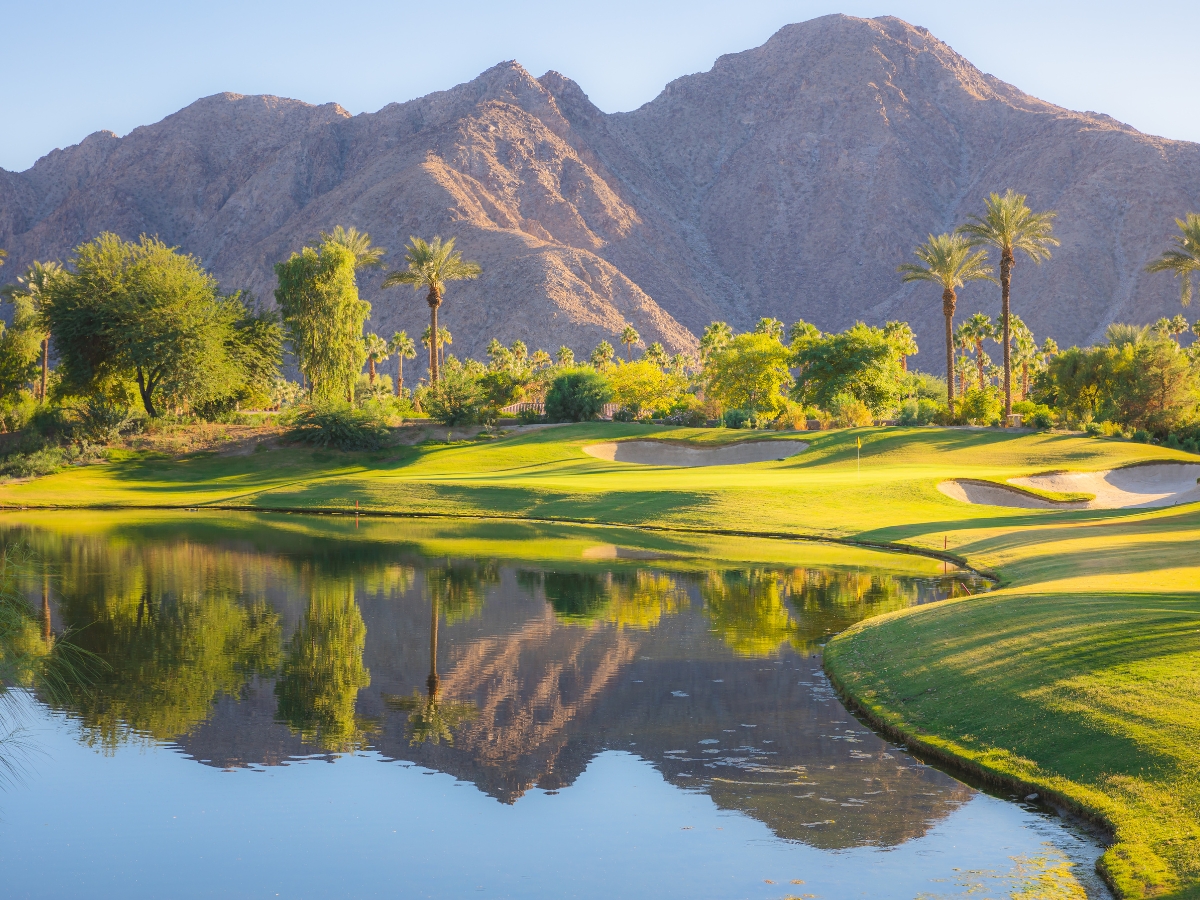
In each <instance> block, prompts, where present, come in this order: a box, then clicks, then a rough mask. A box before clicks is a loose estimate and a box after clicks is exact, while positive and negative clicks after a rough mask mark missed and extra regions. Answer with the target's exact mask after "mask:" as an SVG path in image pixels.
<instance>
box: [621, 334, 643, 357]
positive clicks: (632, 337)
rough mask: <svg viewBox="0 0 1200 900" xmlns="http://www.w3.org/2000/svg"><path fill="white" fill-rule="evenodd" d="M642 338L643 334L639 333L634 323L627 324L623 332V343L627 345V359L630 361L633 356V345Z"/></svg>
mask: <svg viewBox="0 0 1200 900" xmlns="http://www.w3.org/2000/svg"><path fill="white" fill-rule="evenodd" d="M641 339H642V336H641V335H640V334H638V333H637V329H636V328H634V327H633V326H632V325H626V326H625V330H624V331H622V332H621V343H622V344H624V345H625V361H626V362H628V361H629V360H630V359H631V358H632V357H631V356H630V354H631V352H632V348H633V345H634V344H636V343H637V342H638V341H640V340H641Z"/></svg>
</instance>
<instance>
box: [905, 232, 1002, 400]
mask: <svg viewBox="0 0 1200 900" xmlns="http://www.w3.org/2000/svg"><path fill="white" fill-rule="evenodd" d="M913 254H914V255H915V256H916V257H917V259H919V260H920V261H921V262H920V263H919V264H918V263H905V264H904V265H902V266H900V267H899V268H898V270H897V271H899V272H900V273H901V276H902V280H903V281H905V282H910V281H932V282H933V283H934V284H936V285H939V286H940V287H941V289H942V315H943V316H945V317H946V404H947V406H948V407H949V410H950V415H951V416H952V417H953V415H954V309H955V307H956V306H957V305H958V295H957V294H956V293H955V291H956V290H957V289H958V288H960V287H962V286H963V285H964V284H966V283H967V282H968V281H993V280H994V279H993V278H992V269H991V267H990V266H989V265H988V264H987V254H986V253H984V252H983V251H982V250H980V251H976V252H973V251H972V250H971V246H970V244H968V243H967V241H966V239H965V238H964V237H962V236H961V235H957V234H939V235H937V236H936V237H934V236H933V235H932V234H931V235H929V240H927V241H926V242H925V243H924V244H922V245H921V246H919V247H917V249H916V250H914V251H913Z"/></svg>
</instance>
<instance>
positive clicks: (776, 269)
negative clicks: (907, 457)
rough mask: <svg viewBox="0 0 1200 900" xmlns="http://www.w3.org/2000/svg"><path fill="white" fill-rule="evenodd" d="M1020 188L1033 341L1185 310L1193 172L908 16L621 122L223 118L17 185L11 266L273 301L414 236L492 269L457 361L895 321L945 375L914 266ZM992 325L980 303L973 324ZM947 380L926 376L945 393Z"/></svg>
mask: <svg viewBox="0 0 1200 900" xmlns="http://www.w3.org/2000/svg"><path fill="white" fill-rule="evenodd" d="M1010 186H1011V187H1013V188H1015V189H1018V190H1020V191H1022V192H1024V193H1027V194H1028V195H1029V197H1030V202H1031V203H1032V204H1033V205H1034V206H1035V207H1038V208H1051V209H1055V210H1057V211H1058V214H1059V217H1058V220H1057V222H1056V232H1057V234H1058V236H1059V238H1060V240H1061V241H1062V246H1061V248H1060V249H1059V250H1057V251H1056V252H1055V254H1054V257H1053V258H1052V259H1051V260H1050V261H1049V262H1047V263H1045V264H1043V265H1042V266H1034V265H1033V264H1031V263H1028V262H1026V261H1019V262H1018V265H1017V270H1016V274H1015V280H1014V309H1015V311H1016V312H1018V313H1019V314H1020V315H1022V316H1023V317H1024V318H1025V319H1026V321H1027V322H1029V323H1030V325H1031V326H1032V327H1033V328H1034V331H1035V332H1036V333H1037V334H1038V336H1039V337H1040V336H1043V335H1046V334H1050V335H1052V336H1054V337H1055V338H1056V339H1057V340H1058V341H1059V343H1060V344H1064V345H1065V344H1070V343H1075V342H1083V341H1088V340H1094V339H1096V338H1098V337H1099V335H1100V334H1101V333H1102V332H1103V329H1104V327H1105V326H1106V325H1107V324H1108V323H1109V322H1111V321H1114V320H1122V321H1136V322H1145V321H1149V320H1152V319H1155V318H1157V317H1159V316H1161V315H1173V314H1174V313H1175V312H1178V311H1179V299H1178V292H1177V284H1176V283H1175V282H1173V281H1172V280H1171V279H1170V278H1168V277H1166V276H1161V275H1146V274H1145V273H1143V271H1142V268H1143V266H1144V265H1145V263H1146V262H1147V261H1148V260H1149V259H1151V258H1153V257H1154V256H1156V255H1157V254H1158V253H1159V252H1160V251H1161V249H1162V248H1163V246H1164V245H1165V243H1166V241H1167V239H1168V236H1169V234H1170V233H1171V231H1172V230H1173V228H1174V224H1173V219H1174V218H1175V217H1176V216H1181V215H1182V214H1184V213H1185V212H1188V211H1190V210H1196V209H1200V145H1196V144H1190V143H1186V142H1181V141H1171V140H1166V139H1163V138H1156V137H1151V136H1147V135H1144V134H1141V133H1139V132H1137V131H1136V130H1134V129H1132V128H1130V127H1129V126H1126V125H1123V124H1121V123H1119V122H1116V121H1115V120H1113V119H1112V118H1110V117H1107V116H1103V115H1099V114H1095V113H1077V112H1070V111H1068V110H1064V109H1061V108H1059V107H1055V106H1053V105H1051V104H1048V103H1044V102H1043V101H1040V100H1037V99H1036V98H1033V97H1030V96H1028V95H1027V94H1024V93H1022V92H1021V91H1019V90H1017V89H1016V88H1014V87H1012V86H1010V85H1007V84H1005V83H1003V82H1001V81H999V80H998V79H996V78H993V77H991V76H989V75H985V74H984V73H982V72H980V71H979V70H978V69H976V68H975V67H974V66H972V65H971V64H970V63H969V62H967V61H966V60H965V59H963V58H962V57H960V56H958V55H957V54H955V53H954V51H953V50H951V49H950V48H949V47H948V46H947V45H945V44H943V43H942V42H940V41H938V40H937V39H936V38H934V37H933V36H932V35H930V34H929V32H928V31H927V30H925V29H922V28H917V27H913V26H911V25H908V24H906V23H904V22H902V21H900V20H898V19H893V18H881V19H869V20H868V19H853V18H850V17H846V16H826V17H823V18H820V19H815V20H812V21H810V22H805V23H802V24H799V25H791V26H787V27H785V28H783V29H781V30H780V31H779V32H778V33H777V34H776V35H775V36H773V37H772V38H771V39H770V40H769V41H768V42H767V43H766V44H764V45H763V46H761V47H758V48H755V49H753V50H748V51H746V52H743V53H737V54H731V55H728V56H723V57H721V58H720V59H718V60H717V62H716V64H715V65H714V66H713V68H712V69H711V70H710V71H708V72H704V73H700V74H696V75H688V76H685V77H683V78H680V79H677V80H676V81H673V82H671V83H670V84H669V85H667V87H666V88H665V89H664V90H663V92H662V93H661V94H660V95H659V96H658V97H657V98H655V99H654V100H653V101H651V102H650V103H647V104H646V105H644V106H642V107H641V108H639V109H637V110H634V111H631V112H625V113H616V114H606V113H604V112H602V111H600V110H599V109H598V108H596V107H595V106H594V105H593V104H592V103H591V102H590V101H589V100H588V99H587V96H586V95H585V93H584V92H583V90H582V89H581V88H580V87H579V86H578V85H576V84H575V83H574V82H572V81H571V80H570V79H568V78H566V77H565V76H563V75H560V74H559V73H556V72H548V73H546V74H545V75H544V76H542V77H541V78H534V77H532V76H531V75H530V74H529V73H528V72H526V71H525V70H524V69H523V68H522V67H521V66H520V65H518V64H517V63H514V62H508V63H502V64H500V65H497V66H495V67H493V68H491V69H489V70H488V71H486V72H484V73H483V74H481V75H480V76H479V77H478V78H476V79H474V80H473V81H471V82H468V83H466V84H462V85H458V86H457V87H454V88H452V89H450V90H447V91H442V92H439V93H435V94H430V95H429V96H426V97H422V98H419V99H416V100H412V101H409V102H407V103H402V104H391V105H389V106H386V107H384V108H383V109H381V110H379V111H378V112H376V113H369V114H368V113H364V114H361V115H358V116H351V115H349V114H348V113H347V112H346V111H345V110H344V109H342V108H341V107H339V106H337V105H336V104H326V105H323V106H312V105H308V104H305V103H301V102H299V101H295V100H285V99H281V98H277V97H266V96H257V97H244V96H240V95H235V94H220V95H216V96H213V97H207V98H205V99H202V100H199V101H197V102H196V103H194V104H192V105H191V106H189V107H187V108H185V109H183V110H181V111H180V112H178V113H175V114H173V115H171V116H168V117H167V118H166V119H164V120H163V121H161V122H159V123H156V124H154V125H150V126H145V127H142V128H138V129H135V130H134V131H133V132H131V133H130V134H129V135H127V136H126V137H124V138H117V137H116V136H115V135H113V134H111V133H106V132H100V133H97V134H94V135H91V136H89V137H88V138H86V139H85V140H84V141H82V142H81V143H80V144H78V145H76V146H74V147H69V148H66V149H65V150H56V151H54V152H52V153H50V154H48V155H47V156H45V157H43V158H42V159H41V160H39V161H38V162H37V163H36V164H35V165H34V166H33V167H32V168H30V169H29V170H27V171H25V172H19V173H12V172H5V171H2V170H0V246H4V247H6V248H7V249H8V250H9V251H10V253H11V257H12V258H11V259H10V269H9V271H12V270H16V269H19V268H20V267H22V266H23V265H25V264H27V263H28V262H29V261H30V260H32V259H34V258H37V259H47V258H64V257H66V256H67V255H69V253H70V251H71V248H72V247H74V246H75V245H77V244H78V243H79V242H81V241H84V240H87V239H89V238H91V237H93V236H94V235H95V234H96V233H98V232H99V231H101V230H105V229H108V230H113V231H117V232H118V233H121V234H122V235H125V236H127V237H136V235H137V234H138V233H140V232H147V233H153V234H158V235H159V236H161V237H162V238H163V239H164V240H166V241H168V242H170V243H172V244H177V245H179V246H180V247H181V248H183V249H184V250H187V251H189V252H192V253H194V254H196V255H197V256H198V257H200V258H201V259H202V260H203V261H204V263H205V264H206V265H208V266H210V267H211V268H212V269H213V271H214V272H215V273H216V275H217V276H218V278H219V279H220V280H221V282H222V284H223V286H224V287H225V288H226V289H233V288H237V287H244V288H249V289H251V290H253V291H254V293H255V294H256V295H258V296H259V297H261V298H264V299H266V300H269V299H270V298H271V296H272V291H273V289H274V286H275V280H274V273H273V271H272V265H273V263H274V262H276V261H278V260H280V259H283V258H285V257H286V256H287V255H288V254H289V253H290V252H291V251H293V250H295V249H297V248H298V247H299V246H301V245H302V244H304V243H306V242H308V241H311V240H312V239H314V238H315V237H316V235H317V234H318V232H320V231H321V230H328V229H330V228H332V227H333V226H334V225H337V224H343V225H347V226H349V225H354V226H356V227H358V228H359V229H363V230H366V231H368V232H370V233H371V235H372V237H373V238H374V239H375V241H376V243H378V244H381V245H382V246H384V247H387V248H388V249H389V251H391V252H390V253H389V255H388V257H387V260H386V262H387V263H388V264H389V265H398V264H399V262H400V259H401V250H402V247H403V245H404V243H405V242H406V241H407V238H408V237H409V235H413V234H415V235H422V236H426V237H428V236H432V235H433V234H435V233H439V234H442V235H443V236H447V237H448V236H451V235H453V236H456V237H457V238H458V240H459V244H460V246H461V247H462V248H463V249H464V250H465V251H466V255H467V256H468V257H469V258H472V259H476V260H478V261H480V262H481V263H482V265H483V268H484V275H483V277H482V278H481V279H480V280H479V281H477V282H472V283H467V284H461V285H455V286H453V288H452V290H451V293H450V295H449V298H448V301H447V303H446V306H445V307H444V308H443V319H444V320H445V322H446V325H447V326H448V327H449V328H450V329H451V330H452V332H453V333H454V347H453V348H452V350H453V352H457V353H464V352H466V353H472V354H480V353H481V352H482V349H483V346H484V345H485V344H486V343H487V341H488V340H489V339H490V338H491V337H493V336H496V337H499V338H500V339H501V340H503V341H505V342H508V341H511V340H513V339H515V338H521V339H523V340H525V341H526V342H528V343H529V344H530V345H531V346H534V347H543V348H546V349H549V350H553V349H554V348H556V347H557V346H558V345H559V344H562V343H565V344H568V345H570V346H572V347H573V348H574V349H575V350H576V352H577V353H578V352H586V351H587V350H590V348H591V347H592V346H594V345H595V343H597V342H598V341H599V340H601V339H602V338H607V339H609V340H612V339H613V337H614V335H616V334H617V333H618V332H619V331H620V330H621V328H622V327H623V326H624V324H625V323H626V322H627V321H628V322H632V323H633V324H634V325H635V326H636V327H637V328H638V330H639V331H640V332H641V334H642V336H643V339H644V341H645V342H649V341H653V340H659V341H662V342H663V343H664V344H665V345H666V346H667V347H668V348H670V349H673V350H677V349H687V348H689V347H692V346H694V345H695V340H696V335H697V334H698V333H699V331H700V330H701V329H702V328H703V327H704V325H705V324H707V323H708V322H709V321H711V320H713V319H725V320H728V321H729V322H731V324H734V325H735V327H742V328H745V327H749V326H750V325H752V324H753V322H754V321H755V320H756V319H757V318H758V317H759V316H763V315H772V316H776V317H779V318H781V319H783V320H785V321H787V322H791V321H794V320H795V319H797V318H805V319H808V320H810V321H812V322H814V323H816V324H817V325H818V326H819V327H821V328H824V329H833V328H842V327H845V326H847V325H849V324H850V323H852V322H853V321H854V320H856V319H863V320H865V321H868V322H872V323H881V322H883V321H885V320H888V319H896V318H903V319H907V320H909V321H911V322H912V323H913V325H914V327H915V328H916V330H917V333H918V338H919V340H920V341H921V342H922V343H923V344H924V345H926V348H927V351H928V349H929V348H930V347H932V346H934V345H935V344H936V341H937V339H938V336H939V331H938V328H939V319H940V300H939V298H938V296H937V295H936V291H932V289H928V288H927V286H917V285H909V286H903V285H901V284H900V282H899V279H898V278H897V276H896V273H895V269H896V266H897V265H898V264H899V263H901V262H904V261H906V260H907V259H908V258H909V256H910V254H911V251H912V248H913V246H914V245H915V244H916V243H918V242H919V241H920V240H922V239H923V238H924V237H925V235H926V234H927V233H929V232H938V231H942V230H945V229H948V228H950V227H952V226H953V225H954V224H956V223H958V222H961V221H962V220H963V219H964V217H965V216H966V215H967V214H968V213H970V212H974V211H977V210H979V209H980V207H981V204H982V199H983V197H984V196H985V195H986V194H987V193H988V192H990V191H993V190H1003V189H1005V188H1007V187H1010ZM381 280H382V276H381V275H380V274H379V273H368V274H366V275H364V276H363V278H362V279H361V288H362V293H363V296H364V297H365V298H366V299H368V300H370V301H371V302H372V304H373V305H374V310H375V311H374V314H373V318H372V321H371V323H370V325H369V326H368V327H370V328H371V329H372V330H375V331H378V332H380V333H383V334H390V333H391V332H392V331H393V330H394V329H397V328H407V329H408V330H409V331H410V333H411V332H416V333H418V334H419V333H420V331H421V329H422V328H423V327H424V324H425V321H426V310H425V306H424V303H423V302H421V298H419V297H417V296H415V295H414V294H413V293H412V292H411V291H408V290H407V289H392V290H389V291H386V292H385V291H382V290H381V289H380V282H381ZM998 307H999V292H998V290H996V289H995V288H993V287H991V286H989V285H982V286H972V287H971V288H969V289H968V290H966V291H965V292H964V294H963V297H962V303H961V305H960V309H961V310H962V313H963V314H964V315H969V314H970V313H971V312H974V311H975V310H977V309H982V310H983V311H986V312H989V313H995V312H996V311H997V310H998ZM938 356H939V354H938V353H934V352H925V353H923V354H922V355H921V356H919V357H918V358H917V359H916V360H915V362H916V364H917V365H918V366H920V367H921V368H926V369H929V370H933V371H936V370H938V369H939V366H938V364H937V358H938Z"/></svg>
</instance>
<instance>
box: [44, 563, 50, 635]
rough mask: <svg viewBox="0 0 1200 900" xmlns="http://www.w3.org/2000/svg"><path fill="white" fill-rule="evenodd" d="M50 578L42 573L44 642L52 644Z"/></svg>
mask: <svg viewBox="0 0 1200 900" xmlns="http://www.w3.org/2000/svg"><path fill="white" fill-rule="evenodd" d="M50 636H51V633H50V576H49V575H47V574H46V573H45V572H43V573H42V640H43V641H44V642H45V643H46V644H49V643H50Z"/></svg>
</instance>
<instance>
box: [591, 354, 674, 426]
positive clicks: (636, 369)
mask: <svg viewBox="0 0 1200 900" xmlns="http://www.w3.org/2000/svg"><path fill="white" fill-rule="evenodd" d="M648 356H649V353H647V354H646V357H648ZM646 357H643V358H642V359H639V360H637V361H636V362H630V363H624V364H622V365H620V366H617V367H616V369H614V370H613V372H612V373H611V374H610V375H609V384H610V385H611V387H612V399H613V402H615V403H618V404H620V405H621V406H623V407H625V408H626V409H628V410H630V411H631V412H633V413H634V415H642V414H646V415H665V414H666V413H667V411H668V410H670V409H671V407H672V406H673V405H674V404H675V402H676V401H677V400H678V399H679V397H680V395H681V394H682V393H683V391H684V388H686V387H687V382H686V380H685V379H683V378H682V377H680V376H678V375H672V374H669V373H667V372H664V371H663V370H662V368H661V367H659V366H657V365H655V364H654V363H653V362H651V361H650V360H649V359H648V358H646Z"/></svg>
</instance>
